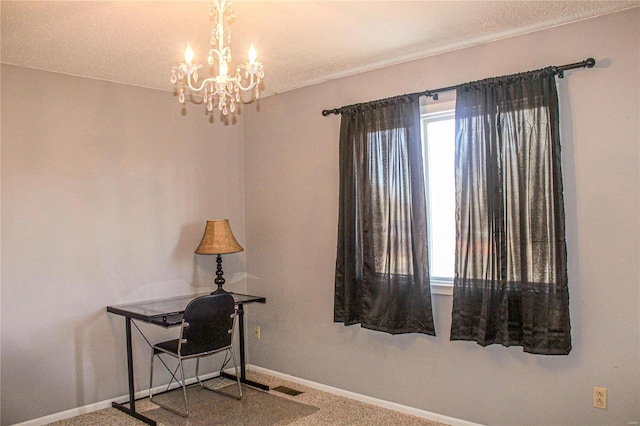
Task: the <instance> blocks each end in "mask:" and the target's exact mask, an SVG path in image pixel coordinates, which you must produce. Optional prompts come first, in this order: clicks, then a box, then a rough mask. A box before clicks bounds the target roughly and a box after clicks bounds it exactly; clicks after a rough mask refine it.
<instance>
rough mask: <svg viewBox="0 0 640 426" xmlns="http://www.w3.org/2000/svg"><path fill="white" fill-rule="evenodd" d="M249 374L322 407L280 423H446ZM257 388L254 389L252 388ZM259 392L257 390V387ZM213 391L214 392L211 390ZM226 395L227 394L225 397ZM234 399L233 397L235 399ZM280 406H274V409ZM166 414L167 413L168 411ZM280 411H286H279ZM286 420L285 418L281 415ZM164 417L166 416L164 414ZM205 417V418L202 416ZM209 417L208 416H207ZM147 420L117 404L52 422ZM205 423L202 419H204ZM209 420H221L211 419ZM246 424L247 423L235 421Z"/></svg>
mask: <svg viewBox="0 0 640 426" xmlns="http://www.w3.org/2000/svg"><path fill="white" fill-rule="evenodd" d="M247 376H248V378H249V379H251V380H255V381H257V382H260V383H264V384H267V385H269V386H270V387H271V388H272V390H271V391H270V392H269V393H270V394H273V395H277V396H278V397H280V398H283V399H287V400H290V401H295V402H299V403H301V404H305V405H306V406H311V407H317V408H318V409H317V410H315V411H314V412H311V413H310V414H307V415H304V416H303V417H298V418H295V419H285V420H284V421H285V423H273V422H271V424H280V425H284V424H287V425H291V426H310V425H311V426H312V425H345V426H346V425H350V426H370V425H402V426H445V425H444V424H443V423H438V422H435V421H431V420H427V419H423V418H420V417H415V416H411V415H408V414H403V413H400V412H397V411H393V410H387V409H384V408H380V407H376V406H373V405H369V404H365V403H362V402H358V401H354V400H352V399H348V398H344V397H340V396H336V395H333V394H330V393H326V392H321V391H319V390H316V389H313V388H309V387H306V386H302V385H299V384H297V383H292V382H289V381H286V380H283V379H280V378H277V377H272V376H267V375H264V374H259V373H255V372H252V371H248V372H247ZM212 382H213V383H215V382H219V383H218V386H226V385H229V384H231V383H233V382H231V381H227V380H224V381H223V380H219V379H214V380H213V381H210V382H207V385H211V383H212ZM277 386H285V387H288V388H291V389H294V390H297V391H300V392H302V393H301V394H299V395H297V396H291V395H287V394H285V393H281V392H277V391H274V390H273V388H275V387H277ZM252 391H253V390H252ZM256 392H257V391H256ZM207 393H208V394H213V395H215V393H213V392H208V391H207ZM222 398H224V397H222ZM231 401H233V400H231ZM136 408H137V410H138V411H140V412H143V411H150V410H156V409H158V407H157V406H156V405H155V404H152V403H150V402H149V401H148V400H146V399H145V400H142V401H139V402H137V403H136ZM269 411H270V410H269V409H266V408H265V409H264V413H263V416H264V419H265V423H264V424H268V422H269V420H267V419H269V418H272V417H270V416H271V414H272V413H270V412H269ZM275 411H277V410H274V412H275ZM194 412H195V408H194V407H192V414H193V413H194ZM165 414H166V413H165ZM277 415H280V416H281V415H282V413H279V414H277ZM167 419H168V420H166V423H161V425H163V426H174V425H187V424H198V423H185V422H184V419H183V418H182V417H180V416H177V415H173V414H170V415H169V417H167ZM281 420H282V419H281ZM163 421H165V419H164V418H163ZM201 421H202V420H201ZM205 421H206V420H205ZM142 424H144V423H142V422H140V421H138V420H135V419H133V418H131V417H129V416H127V415H126V414H124V413H121V412H120V411H118V410H116V409H115V408H107V409H104V410H100V411H96V412H93V413H89V414H83V415H81V416H77V417H73V418H71V419H67V420H62V421H58V422H55V423H52V425H55V426H88V425H110V426H111V425H113V426H139V425H142ZM200 424H202V423H200ZM209 424H220V423H213V421H212V422H210V423H209ZM234 424H243V423H234Z"/></svg>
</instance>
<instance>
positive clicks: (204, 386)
mask: <svg viewBox="0 0 640 426" xmlns="http://www.w3.org/2000/svg"><path fill="white" fill-rule="evenodd" d="M227 350H228V351H229V352H230V353H231V358H232V360H233V368H234V369H235V371H236V378H237V380H238V395H239V396H235V395H233V394H230V393H227V392H222V391H221V390H220V389H213V388H210V387H208V386H206V385H205V384H204V383H202V382H201V381H200V376H199V375H198V370H199V367H200V364H199V363H200V358H198V359H197V361H196V379H198V383H200V386H202V387H203V388H205V389H207V390H210V391H212V392H216V393H219V394H220V395H224V396H228V397H229V398H233V399H237V400H240V399H242V386H241V384H240V375H239V374H238V365H237V363H236V357H235V354H234V352H233V349H232V348H228V349H227Z"/></svg>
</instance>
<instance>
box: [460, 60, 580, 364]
mask: <svg viewBox="0 0 640 426" xmlns="http://www.w3.org/2000/svg"><path fill="white" fill-rule="evenodd" d="M554 75H555V74H554V69H553V68H548V69H544V70H539V71H534V72H530V73H523V74H517V75H512V76H506V77H499V78H492V79H488V80H483V81H480V82H475V83H469V84H466V85H463V86H460V87H459V88H458V90H457V101H456V160H455V161H456V164H455V167H456V203H457V205H456V216H457V218H456V219H457V230H456V233H457V235H456V274H455V279H454V296H453V318H452V326H451V340H471V341H476V342H477V343H478V344H480V345H482V346H486V345H490V344H502V345H504V346H522V347H523V349H524V351H525V352H530V353H535V354H546V355H552V354H568V353H569V351H570V350H571V335H570V328H571V327H570V323H569V292H568V285H567V254H566V246H565V234H564V233H565V223H564V220H565V219H564V204H563V195H562V172H561V161H560V139H559V117H558V100H557V93H556V83H555V77H554Z"/></svg>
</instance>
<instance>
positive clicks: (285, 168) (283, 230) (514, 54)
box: [244, 8, 640, 425]
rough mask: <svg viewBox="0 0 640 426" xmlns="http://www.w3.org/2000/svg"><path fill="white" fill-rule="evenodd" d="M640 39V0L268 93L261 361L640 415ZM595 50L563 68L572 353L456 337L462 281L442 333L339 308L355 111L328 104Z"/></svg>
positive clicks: (356, 380) (394, 396) (403, 394)
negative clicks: (600, 405) (344, 155)
mask: <svg viewBox="0 0 640 426" xmlns="http://www.w3.org/2000/svg"><path fill="white" fill-rule="evenodd" d="M639 53H640V9H637V8H636V9H633V10H630V11H626V12H622V13H618V14H614V15H609V16H604V17H600V18H596V19H592V20H586V21H582V22H579V23H575V24H571V25H566V26H561V27H556V28H554V29H550V30H546V31H541V32H535V33H531V34H528V35H524V36H521V37H515V38H510V39H505V40H502V41H499V42H494V43H489V44H484V45H478V46H475V47H472V48H468V49H464V50H459V51H455V52H451V53H447V54H442V55H438V56H434V57H430V58H425V59H423V60H418V61H414V62H410V63H405V64H402V65H398V66H394V67H389V68H385V69H381V70H377V71H372V72H368V73H364V74H360V75H356V76H352V77H348V78H342V79H339V80H335V81H330V82H326V83H323V84H319V85H316V86H313V87H308V88H304V89H300V90H296V91H292V92H289V93H285V94H281V95H278V96H274V97H269V98H266V99H263V100H262V103H261V108H260V112H259V113H253V112H250V113H249V114H247V115H246V116H245V121H244V127H245V129H244V140H245V182H246V189H245V202H246V217H245V220H246V235H247V241H248V242H247V246H248V250H247V277H248V278H247V286H248V291H250V292H252V293H258V294H264V295H266V296H267V304H266V305H264V306H255V307H252V309H253V311H252V312H251V315H250V320H251V321H252V323H254V324H258V325H260V326H261V327H262V339H261V340H253V339H252V340H251V341H250V345H251V346H250V349H251V362H252V363H253V364H256V365H259V366H262V367H265V368H269V369H273V370H276V371H280V372H283V373H287V374H291V375H294V376H298V377H301V378H305V379H309V380H312V381H316V382H319V383H323V384H326V385H330V386H335V387H338V388H342V389H346V390H350V391H353V392H357V393H361V394H365V395H369V396H372V397H377V398H382V399H384V400H389V401H394V402H397V403H401V404H405V405H408V406H412V407H417V408H421V409H424V410H428V411H431V412H435V413H439V414H443V415H448V416H452V417H456V418H460V419H465V420H470V421H475V422H480V423H486V424H503V425H515V424H536V425H545V424H546V425H560V424H563V425H578V424H580V425H587V424H591V425H604V424H607V425H616V424H617V425H627V422H633V421H636V422H637V421H639V420H640V358H639V357H640V355H639V353H640V343H639V338H640V308H639V306H640V292H639V287H640V286H639V284H640V279H639V278H640V274H639V270H638V261H639V259H640V248H639V241H640V238H639V237H640V232H639V230H640V228H639V217H640V215H639V197H640V191H639V182H640V180H639V178H640V176H639V160H640V153H639V144H640V142H639V140H640V124H639V115H640V108H639V106H638V99H639V97H640V87H639V78H640V56H639ZM590 56H593V57H595V58H596V59H598V61H599V62H598V65H597V66H596V68H594V69H591V70H579V71H574V72H569V73H568V76H567V77H566V78H565V79H562V80H558V86H559V92H560V95H561V121H562V144H563V153H562V154H563V167H564V183H565V190H564V194H565V203H566V218H567V241H568V255H569V280H570V292H571V320H572V326H573V331H572V336H573V345H574V349H573V351H572V352H571V354H570V355H569V356H558V357H554V356H534V355H529V354H525V353H523V352H522V350H521V349H520V348H504V347H501V346H493V347H487V348H481V347H480V346H478V345H476V344H475V343H471V342H449V340H448V339H449V327H450V314H451V302H452V300H451V297H450V296H440V295H438V296H433V303H434V310H435V312H434V313H435V322H436V329H437V337H428V336H422V335H414V334H410V335H401V336H395V337H394V336H391V335H388V334H385V333H380V332H375V331H370V330H366V329H361V328H359V327H358V326H352V327H344V326H343V325H341V324H334V323H333V322H332V320H333V272H334V262H335V248H336V228H337V212H338V205H337V201H338V146H337V143H338V136H339V126H340V118H339V117H338V116H331V117H322V116H321V111H322V109H325V108H334V107H338V106H341V105H348V104H352V103H356V102H364V101H369V100H373V99H378V98H384V97H387V96H393V95H397V94H401V93H409V92H415V91H420V90H425V89H434V88H438V87H445V86H449V85H454V84H458V83H463V82H467V81H473V80H477V79H482V78H485V77H491V76H497V75H504V74H510V73H515V72H520V71H525V70H530V69H536V68H541V67H544V66H547V65H552V64H553V65H561V64H565V63H570V62H576V61H580V60H583V59H586V58H587V57H590ZM593 386H603V387H606V388H608V390H609V408H608V409H607V410H606V411H604V410H598V409H595V408H592V407H591V402H592V387H593Z"/></svg>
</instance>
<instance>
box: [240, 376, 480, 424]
mask: <svg viewBox="0 0 640 426" xmlns="http://www.w3.org/2000/svg"><path fill="white" fill-rule="evenodd" d="M247 369H250V370H253V371H255V372H257V373H263V374H267V375H269V376H273V377H278V378H281V379H283V380H287V381H290V382H293V383H298V384H301V385H303V386H307V387H310V388H313V389H317V390H320V391H322V392H327V393H331V394H334V395H338V396H343V397H345V398H349V399H353V400H355V401H360V402H364V403H366V404H371V405H375V406H378V407H382V408H387V409H389V410H394V411H399V412H401V413H405V414H411V415H412V416H416V417H420V418H423V419H428V420H433V421H436V422H440V423H446V424H449V425H451V426H482V425H480V424H479V423H473V422H469V421H467V420H461V419H456V418H454V417H449V416H444V415H442V414H437V413H432V412H430V411H425V410H420V409H418V408H413V407H408V406H406V405H402V404H397V403H395V402H389V401H385V400H382V399H378V398H373V397H370V396H366V395H361V394H358V393H355V392H350V391H347V390H344V389H339V388H334V387H332V386H327V385H323V384H321V383H316V382H312V381H310V380H306V379H301V378H299V377H295V376H290V375H288V374H284V373H280V372H278V371H273V370H269V369H268V368H262V367H258V366H256V365H250V364H248V365H247Z"/></svg>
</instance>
